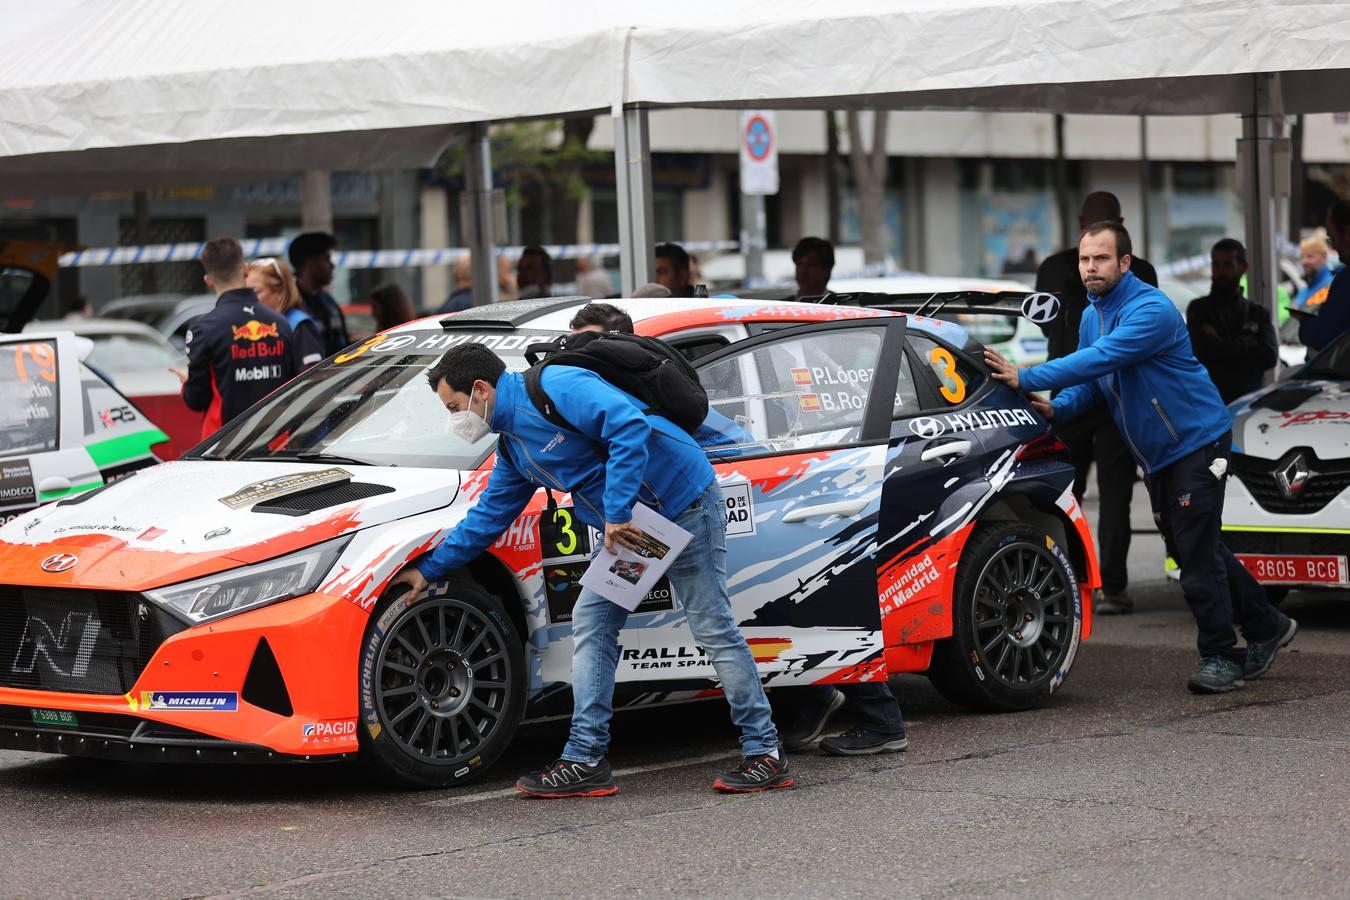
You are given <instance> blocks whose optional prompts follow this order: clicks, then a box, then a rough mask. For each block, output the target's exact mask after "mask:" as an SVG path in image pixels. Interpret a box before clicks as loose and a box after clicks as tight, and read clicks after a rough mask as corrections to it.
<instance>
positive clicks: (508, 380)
mask: <svg viewBox="0 0 1350 900" xmlns="http://www.w3.org/2000/svg"><path fill="white" fill-rule="evenodd" d="M427 380H428V381H429V382H430V384H431V387H432V388H433V389H434V390H435V391H436V394H437V396H438V397H439V398H440V400H441V402H442V403H443V404H444V405H445V408H446V409H447V410H449V411H450V415H451V417H452V422H451V427H452V428H453V429H454V432H455V434H456V435H457V436H458V437H460V438H461V439H463V440H465V441H468V442H470V443H477V442H478V441H480V440H483V439H484V438H486V437H487V436H488V434H489V433H491V432H494V431H495V432H496V433H497V434H498V435H500V438H501V439H500V440H499V441H498V443H497V461H496V463H495V465H494V466H493V469H492V475H491V478H490V479H489V480H488V485H487V487H486V488H485V489H484V490H483V493H482V495H481V496H480V497H479V498H478V501H477V503H475V504H474V507H473V508H472V509H471V510H469V512H468V514H467V515H466V516H465V517H464V520H463V521H462V522H460V524H459V525H458V526H457V527H456V528H455V530H454V531H452V532H451V533H450V534H449V536H447V537H446V538H445V540H444V541H442V542H441V544H440V546H438V547H437V548H436V549H435V550H434V551H432V553H431V554H430V555H429V556H427V557H424V558H423V559H421V560H420V561H419V562H417V563H416V564H415V565H413V566H410V567H408V568H407V569H404V570H403V571H402V572H400V573H399V574H398V576H397V577H396V578H395V579H394V580H393V581H392V582H391V586H393V585H399V584H406V585H408V586H409V587H410V588H412V589H413V590H414V591H418V592H420V591H422V590H423V589H424V588H425V587H426V585H427V583H428V582H429V581H435V580H437V579H439V578H442V577H444V576H445V575H446V574H447V573H448V572H450V571H451V570H452V569H457V568H460V567H462V566H464V565H466V564H467V563H469V562H470V561H471V560H473V559H474V558H475V557H477V556H478V555H479V554H480V553H482V552H483V551H484V550H485V549H487V547H488V545H489V544H491V543H492V542H493V541H494V540H496V539H497V537H498V536H499V535H501V533H502V532H503V531H505V530H506V529H507V528H508V527H509V526H510V525H511V523H512V522H514V521H515V519H516V517H517V516H519V515H520V512H521V511H522V510H523V509H524V508H525V504H526V503H528V502H529V500H530V498H531V497H532V496H534V492H535V490H536V489H537V488H538V487H546V488H549V489H550V490H553V491H558V492H560V493H570V494H571V495H572V500H573V502H574V504H575V508H574V513H575V514H576V516H577V517H578V518H579V519H581V520H582V521H583V522H585V523H586V524H588V525H590V526H592V527H594V528H597V529H599V530H601V531H603V533H604V535H605V546H606V547H607V548H609V549H611V550H612V549H614V545H615V544H616V543H617V544H620V545H623V546H625V547H630V548H632V547H635V544H634V539H635V538H637V537H640V536H641V534H642V532H641V531H639V530H638V529H637V528H636V527H635V526H633V524H632V521H631V520H632V509H633V505H634V504H635V503H637V502H639V501H640V502H642V503H644V504H646V505H647V506H649V507H651V508H652V509H654V510H656V511H657V512H658V513H660V514H661V515H663V516H665V517H666V518H668V519H672V520H674V521H675V522H676V523H678V524H679V525H680V527H682V528H684V529H685V530H686V531H688V532H689V533H690V534H691V535H693V539H692V540H691V541H690V543H689V545H688V546H687V547H686V548H685V550H684V552H682V553H681V554H680V555H679V557H678V558H677V559H676V560H675V562H674V563H673V564H672V565H671V567H670V569H669V570H668V572H667V577H668V578H669V579H670V581H671V583H672V584H673V585H674V587H675V591H676V593H677V594H678V596H679V599H680V604H681V606H682V607H683V609H684V613H685V617H686V619H687V620H688V623H689V631H690V633H691V634H692V636H693V638H694V640H696V641H697V642H698V644H699V646H701V647H702V648H703V650H704V651H705V652H706V653H707V655H708V658H709V659H710V660H711V661H712V664H713V667H714V668H715V669H716V670H717V678H718V680H719V681H720V682H721V687H722V690H723V693H724V694H725V695H726V698H727V702H728V704H730V706H731V718H732V721H733V722H734V723H735V724H736V725H737V726H738V727H739V728H740V731H741V755H742V761H741V764H740V765H739V766H737V767H736V768H734V769H732V770H731V771H728V772H725V773H723V774H722V775H721V776H719V777H718V778H717V780H716V781H714V782H713V788H714V789H716V790H719V791H725V792H736V793H740V792H751V791H762V790H767V789H769V788H781V787H791V786H792V777H791V776H790V775H789V774H788V767H787V760H786V759H784V758H783V756H782V754H781V752H780V751H779V747H778V732H777V729H775V728H774V724H773V720H772V716H771V713H770V710H769V701H768V699H767V698H766V697H765V695H764V688H763V686H762V685H761V684H760V680H759V674H758V672H757V671H756V668H755V661H754V657H753V656H752V655H751V653H750V648H749V646H748V645H747V644H746V641H745V636H744V635H742V634H741V632H740V629H739V628H738V627H737V625H736V620H735V618H734V617H733V616H732V612H731V603H730V601H729V599H728V598H727V578H726V519H725V516H726V505H725V502H724V501H723V498H722V492H721V489H720V488H719V487H718V486H717V478H716V476H715V475H714V473H713V469H712V466H711V465H710V464H709V463H708V458H707V456H706V455H705V454H704V452H703V450H702V449H700V448H699V446H698V444H697V443H695V442H694V439H693V438H692V437H690V436H689V434H688V433H686V432H685V431H684V430H683V429H681V428H680V427H679V426H678V425H675V424H674V423H673V422H670V421H669V420H667V419H665V418H663V417H661V416H658V415H646V414H644V413H643V404H641V403H640V402H639V401H638V400H637V398H635V397H633V396H632V395H630V394H627V393H625V392H623V391H621V390H619V389H618V388H616V387H614V386H613V385H611V384H609V383H608V382H607V381H605V380H604V379H602V378H601V377H600V376H599V375H597V374H596V373H594V372H592V371H589V370H587V369H580V368H575V367H572V366H564V365H551V366H547V367H545V368H544V369H543V371H542V374H541V378H540V385H541V386H542V387H543V389H544V391H545V392H546V393H547V394H548V397H549V399H550V400H551V401H552V402H553V405H554V407H555V408H556V409H557V411H558V413H560V414H561V415H562V417H563V418H564V419H566V421H567V422H568V423H570V424H571V426H572V428H571V429H562V428H560V427H559V426H557V425H554V424H552V423H550V422H549V421H548V420H547V419H545V418H544V415H543V413H541V412H540V411H539V410H538V408H537V407H536V406H535V405H534V403H533V402H531V400H530V398H529V396H528V394H527V393H526V389H525V376H524V375H523V374H521V373H518V372H508V371H506V365H505V363H503V362H502V361H501V359H500V358H499V357H498V356H497V355H496V354H495V353H493V352H492V351H491V350H489V349H488V348H486V347H484V346H483V345H482V344H461V345H459V346H457V347H452V348H451V349H449V350H447V351H446V352H445V355H444V356H442V357H441V359H440V361H439V362H437V363H436V365H434V366H432V368H431V370H430V371H429V372H428V373H427ZM573 429H575V430H573ZM627 619H628V611H627V610H625V609H623V608H622V607H620V606H618V605H617V604H614V603H611V602H610V601H608V600H606V599H605V598H604V597H601V596H600V595H599V594H597V593H595V592H594V591H591V590H587V589H583V590H582V592H581V595H580V596H579V597H578V598H577V602H576V606H575V608H574V609H573V611H572V641H573V649H572V695H573V700H574V711H573V714H572V730H571V734H570V735H569V737H568V741H567V745H566V746H565V747H564V748H563V752H562V755H561V756H560V757H559V759H558V760H557V761H556V762H554V763H553V764H552V765H551V766H549V767H548V768H547V769H544V770H543V771H540V772H535V773H531V774H529V775H526V776H524V777H523V778H521V779H520V780H518V781H517V782H516V787H517V789H518V790H520V791H521V792H522V793H524V794H528V795H530V796H534V797H550V798H553V797H601V796H606V795H609V794H613V793H615V792H617V791H618V787H617V786H616V785H615V784H614V780H613V778H612V776H611V774H610V768H609V763H608V762H607V761H606V759H605V756H606V753H607V751H608V748H609V720H610V718H611V717H612V716H613V713H614V708H613V701H614V673H615V669H616V668H617V666H618V662H619V643H618V638H619V630H620V629H621V628H622V627H623V625H624V623H625V622H626V621H627Z"/></svg>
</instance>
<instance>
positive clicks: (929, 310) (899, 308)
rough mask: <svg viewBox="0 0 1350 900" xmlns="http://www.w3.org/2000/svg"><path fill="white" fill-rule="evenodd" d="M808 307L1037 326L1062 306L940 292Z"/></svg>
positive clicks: (844, 297) (855, 297)
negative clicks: (999, 319)
mask: <svg viewBox="0 0 1350 900" xmlns="http://www.w3.org/2000/svg"><path fill="white" fill-rule="evenodd" d="M803 299H804V300H806V302H808V303H822V304H826V305H829V306H862V307H866V308H867V309H888V310H893V311H895V312H904V313H910V314H912V315H918V316H936V315H938V314H939V313H947V314H949V315H950V314H952V313H969V314H974V315H984V316H1008V317H1017V316H1021V317H1022V318H1024V319H1026V320H1028V321H1029V322H1034V323H1035V324H1037V325H1044V324H1046V323H1047V322H1053V321H1054V320H1055V319H1056V318H1058V317H1059V311H1060V308H1061V306H1062V304H1061V302H1060V299H1059V295H1058V294H1051V293H1047V292H1045V291H973V290H972V291H938V292H935V293H921V294H876V293H865V292H856V293H850V294H825V295H823V296H821V297H812V298H803Z"/></svg>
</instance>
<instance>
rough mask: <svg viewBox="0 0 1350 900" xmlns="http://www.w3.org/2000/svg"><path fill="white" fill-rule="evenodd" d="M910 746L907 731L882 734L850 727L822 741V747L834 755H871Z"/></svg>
mask: <svg viewBox="0 0 1350 900" xmlns="http://www.w3.org/2000/svg"><path fill="white" fill-rule="evenodd" d="M908 748H909V737H908V736H907V735H906V734H905V732H903V731H900V732H897V733H895V734H882V733H881V732H880V731H871V730H869V729H866V728H850V729H849V730H848V731H845V732H844V733H843V734H838V735H835V736H834V737H828V738H826V739H825V740H823V741H821V742H820V749H822V750H824V751H825V752H826V753H829V754H832V755H834V756H871V755H872V754H873V753H899V752H901V751H903V750H907V749H908Z"/></svg>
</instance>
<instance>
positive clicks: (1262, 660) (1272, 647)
mask: <svg viewBox="0 0 1350 900" xmlns="http://www.w3.org/2000/svg"><path fill="white" fill-rule="evenodd" d="M1279 617H1280V630H1279V631H1277V632H1275V636H1274V637H1273V638H1271V639H1270V640H1267V641H1248V642H1247V663H1246V665H1245V666H1244V667H1243V672H1242V674H1243V675H1244V676H1245V677H1247V678H1260V677H1261V676H1262V675H1264V674H1266V672H1267V670H1269V669H1270V664H1271V663H1273V662H1274V661H1275V654H1276V653H1277V652H1279V649H1280V648H1281V647H1283V646H1285V645H1286V644H1288V643H1289V642H1290V641H1292V640H1293V639H1294V635H1295V634H1297V633H1298V623H1297V622H1295V621H1294V620H1293V619H1291V618H1289V617H1288V616H1286V615H1285V614H1284V613H1279Z"/></svg>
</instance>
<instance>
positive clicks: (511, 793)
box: [422, 752, 735, 807]
mask: <svg viewBox="0 0 1350 900" xmlns="http://www.w3.org/2000/svg"><path fill="white" fill-rule="evenodd" d="M734 758H735V755H734V753H726V752H723V753H707V754H704V755H703V756H691V757H689V758H687V759H678V760H673V761H671V762H664V763H652V764H651V765H647V766H629V767H628V768H626V769H615V770H614V777H615V778H626V777H627V776H629V775H641V774H643V773H644V772H660V771H662V770H664V769H682V768H684V767H685V766H699V765H702V764H703V763H710V762H716V761H717V760H719V759H720V760H727V759H734ZM519 795H520V791H518V790H516V789H515V788H513V787H510V788H502V789H501V790H496V791H479V792H478V793H476V794H466V795H465V796H463V797H446V798H445V799H443V800H428V801H427V802H425V803H423V804H422V806H442V807H444V806H463V805H464V804H465V803H479V802H481V801H483V800H501V799H503V798H505V797H516V796H519Z"/></svg>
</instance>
